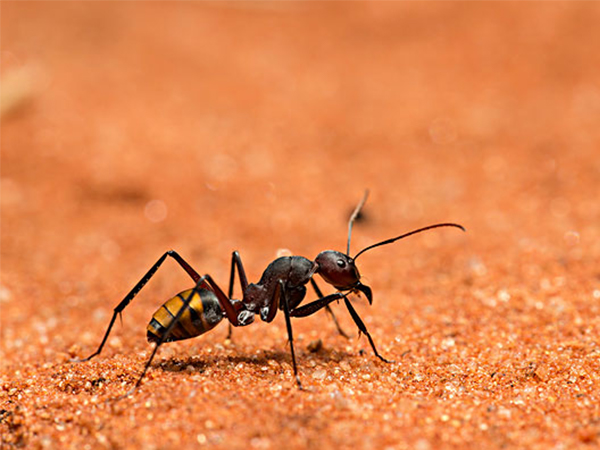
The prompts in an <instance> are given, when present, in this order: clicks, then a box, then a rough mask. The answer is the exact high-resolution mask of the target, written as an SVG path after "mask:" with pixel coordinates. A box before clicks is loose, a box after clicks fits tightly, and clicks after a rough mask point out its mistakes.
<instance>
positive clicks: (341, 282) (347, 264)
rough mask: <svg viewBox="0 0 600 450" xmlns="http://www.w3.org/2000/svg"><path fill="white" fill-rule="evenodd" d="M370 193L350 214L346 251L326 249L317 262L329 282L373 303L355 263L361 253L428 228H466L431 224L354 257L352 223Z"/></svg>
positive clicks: (368, 248)
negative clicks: (351, 242)
mask: <svg viewBox="0 0 600 450" xmlns="http://www.w3.org/2000/svg"><path fill="white" fill-rule="evenodd" d="M368 195H369V191H365V195H364V196H363V198H362V200H361V201H360V203H359V204H358V206H357V207H356V209H355V210H354V212H353V213H352V215H351V216H350V220H349V221H348V244H347V247H346V253H342V252H336V251H333V250H326V251H324V252H321V253H319V254H318V255H317V258H316V259H315V263H316V264H317V266H318V267H317V270H316V273H318V274H319V275H321V276H322V277H323V279H324V280H325V281H326V282H327V283H329V284H331V285H333V286H334V287H335V288H336V289H337V290H338V291H361V292H362V293H363V294H365V296H366V297H367V299H368V300H369V303H370V304H371V303H373V293H372V292H371V288H370V287H369V286H365V285H364V284H362V283H361V282H360V273H359V272H358V269H357V267H356V263H355V261H356V260H357V259H358V257H359V256H360V255H362V254H363V253H365V252H366V251H369V250H371V249H373V248H376V247H380V246H382V245H387V244H391V243H393V242H396V241H398V240H400V239H404V238H405V237H408V236H412V235H413V234H417V233H421V232H423V231H426V230H431V229H433V228H440V227H454V228H459V229H461V230H463V231H465V229H464V228H463V226H462V225H458V224H456V223H437V224H435V225H429V226H427V227H423V228H418V229H416V230H413V231H410V232H408V233H404V234H401V235H400V236H396V237H393V238H391V239H386V240H385V241H381V242H377V243H376V244H373V245H369V246H368V247H365V248H363V249H362V250H361V251H360V252H358V253H357V254H356V255H354V258H352V257H351V256H350V238H351V236H352V224H353V223H354V221H355V220H356V217H357V216H358V214H359V213H360V210H361V208H362V207H363V205H364V204H365V202H366V201H367V197H368Z"/></svg>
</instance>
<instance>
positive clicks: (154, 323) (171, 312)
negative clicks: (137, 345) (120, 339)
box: [147, 289, 223, 342]
mask: <svg viewBox="0 0 600 450" xmlns="http://www.w3.org/2000/svg"><path fill="white" fill-rule="evenodd" d="M192 291H193V289H189V290H187V291H183V292H180V293H179V294H177V295H176V296H175V297H173V298H172V299H170V300H167V301H166V302H165V304H164V305H162V306H161V307H160V308H159V309H158V311H156V312H155V313H154V315H153V316H152V319H151V320H150V323H149V324H148V327H147V330H148V333H147V337H148V342H158V341H159V340H160V339H161V338H162V336H163V334H164V332H165V331H166V329H167V328H168V326H169V325H170V324H171V322H172V321H173V319H174V318H175V316H176V315H177V313H178V312H179V310H180V309H181V308H182V307H183V305H184V302H185V300H187V298H188V297H189V295H190V294H191V293H192ZM222 319H223V309H222V308H221V305H220V304H219V300H218V299H217V296H216V295H215V293H214V292H213V291H210V290H208V289H198V290H197V291H196V292H194V293H193V295H192V299H191V301H190V303H189V304H188V305H187V307H186V310H185V311H184V312H183V314H182V315H181V317H180V318H179V321H178V322H177V324H176V325H175V326H174V327H173V329H172V330H171V333H170V334H169V337H168V338H167V340H166V341H165V342H171V341H180V340H182V339H189V338H193V337H195V336H199V335H201V334H203V333H206V332H207V331H209V330H212V329H213V328H214V327H215V326H216V325H217V324H218V323H219V322H220V321H221V320H222Z"/></svg>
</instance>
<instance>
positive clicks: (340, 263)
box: [315, 250, 373, 303]
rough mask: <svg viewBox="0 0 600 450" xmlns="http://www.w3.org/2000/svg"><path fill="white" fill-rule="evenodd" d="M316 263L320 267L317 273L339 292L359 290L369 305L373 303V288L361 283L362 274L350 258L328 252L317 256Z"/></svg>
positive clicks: (342, 254) (331, 251) (332, 251)
mask: <svg viewBox="0 0 600 450" xmlns="http://www.w3.org/2000/svg"><path fill="white" fill-rule="evenodd" d="M315 262H316V263H317V266H318V268H317V273H318V274H319V275H321V277H323V279H324V280H325V281H326V282H327V283H329V284H331V285H332V286H334V287H335V288H336V289H337V290H338V291H354V290H358V291H361V292H363V293H364V294H365V296H366V297H367V299H368V300H369V303H372V302H373V296H372V294H371V288H369V287H368V286H365V285H364V284H362V283H361V282H360V273H359V272H358V268H357V267H356V264H354V260H353V259H352V258H351V257H350V256H348V255H346V254H344V253H342V252H336V251H334V250H326V251H324V252H321V253H319V254H318V255H317V257H316V258H315Z"/></svg>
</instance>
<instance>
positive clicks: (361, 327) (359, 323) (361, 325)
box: [344, 296, 394, 363]
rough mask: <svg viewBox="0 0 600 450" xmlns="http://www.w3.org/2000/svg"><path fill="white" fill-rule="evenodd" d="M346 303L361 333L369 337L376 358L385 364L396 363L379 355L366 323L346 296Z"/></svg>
mask: <svg viewBox="0 0 600 450" xmlns="http://www.w3.org/2000/svg"><path fill="white" fill-rule="evenodd" d="M344 303H346V308H348V311H350V315H351V316H352V319H354V322H355V323H356V326H357V327H358V329H359V330H360V331H361V333H363V334H365V335H366V336H367V338H368V339H369V343H370V344H371V348H372V349H373V352H375V356H377V357H378V358H379V359H380V360H382V361H383V362H386V363H393V362H394V361H388V360H387V359H385V358H384V357H383V356H381V355H380V354H379V352H377V349H376V348H375V343H374V342H373V338H372V337H371V335H370V334H369V332H368V331H367V327H366V326H365V324H364V322H363V321H362V319H361V318H360V316H359V315H358V313H357V312H356V310H355V309H354V307H353V306H352V304H351V303H350V301H349V300H348V298H346V296H344Z"/></svg>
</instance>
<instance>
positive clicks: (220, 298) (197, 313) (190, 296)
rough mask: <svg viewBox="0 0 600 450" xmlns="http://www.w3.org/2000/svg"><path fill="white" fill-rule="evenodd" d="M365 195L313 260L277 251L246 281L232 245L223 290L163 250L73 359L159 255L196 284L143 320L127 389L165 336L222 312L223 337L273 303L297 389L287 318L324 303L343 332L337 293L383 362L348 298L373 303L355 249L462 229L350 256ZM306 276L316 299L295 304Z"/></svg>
mask: <svg viewBox="0 0 600 450" xmlns="http://www.w3.org/2000/svg"><path fill="white" fill-rule="evenodd" d="M367 196H368V191H366V192H365V194H364V197H363V198H362V200H361V201H360V202H359V204H358V205H357V207H356V208H355V210H354V212H353V213H352V215H351V216H350V220H349V221H348V244H347V247H346V253H342V252H338V251H334V250H325V251H323V252H321V253H319V254H318V255H317V257H316V258H315V260H314V261H311V260H310V259H307V258H304V257H302V256H283V257H280V258H277V259H276V260H274V261H273V262H272V263H271V264H269V265H268V266H267V268H266V269H265V271H264V273H263V274H262V277H261V278H260V281H259V282H258V283H248V279H247V277H246V272H245V270H244V266H243V264H242V260H241V258H240V255H239V253H238V252H237V251H234V252H233V254H232V257H231V273H230V277H229V290H228V294H227V295H225V293H224V292H223V291H222V289H221V288H220V287H219V285H218V284H217V283H216V282H215V281H214V280H213V279H212V277H211V276H210V275H209V274H206V275H203V276H200V275H199V274H198V272H196V271H195V270H194V269H193V268H192V267H191V266H190V265H189V264H188V263H187V262H186V261H185V260H184V259H183V258H182V257H181V256H179V254H178V253H177V252H175V251H174V250H169V251H167V252H166V253H164V254H163V255H162V256H161V257H160V258H159V259H158V261H156V263H154V264H153V265H152V267H150V270H148V272H147V273H146V274H145V275H144V276H143V277H142V279H141V280H140V281H139V282H138V283H137V284H136V285H135V286H134V287H133V289H132V290H131V291H130V292H129V293H128V294H127V295H126V296H125V298H124V299H123V300H122V301H121V302H120V303H119V304H118V305H117V307H116V308H115V309H114V313H113V316H112V318H111V320H110V323H109V324H108V328H107V330H106V333H105V334H104V338H103V339H102V342H101V343H100V345H99V347H98V349H97V350H96V351H95V352H94V353H92V354H91V355H90V356H88V357H87V358H85V359H80V360H76V361H78V362H82V361H89V360H90V359H92V358H93V357H94V356H96V355H99V354H100V352H101V351H102V348H103V347H104V344H105V343H106V340H107V339H108V336H109V334H110V332H111V330H112V327H113V325H114V323H115V319H116V318H117V316H120V315H121V313H122V312H123V310H124V309H125V308H126V307H127V305H129V303H130V302H131V301H132V300H133V298H134V297H135V296H136V295H137V294H138V292H139V291H140V290H141V289H142V288H143V287H144V286H145V285H146V283H147V282H148V281H149V280H150V278H152V277H153V276H154V274H155V273H156V271H157V270H158V268H159V267H160V266H161V264H162V263H163V262H164V261H165V259H167V257H170V258H173V259H174V260H175V261H176V262H177V263H178V264H179V265H180V266H181V267H182V268H183V270H185V272H186V273H187V274H188V275H189V276H190V277H191V278H192V279H193V280H194V282H195V283H196V285H195V286H194V287H193V288H192V289H188V290H185V291H183V292H181V293H179V294H177V295H176V296H175V297H173V298H171V299H169V300H167V301H166V302H165V303H164V304H163V305H162V306H161V307H160V308H159V309H158V310H157V311H156V312H155V313H154V315H153V316H152V319H151V320H150V323H149V324H148V326H147V338H148V341H149V342H152V343H155V344H156V345H155V346H154V349H153V351H152V354H151V355H150V358H149V359H148V361H147V362H146V365H145V366H144V370H143V371H142V373H141V375H140V376H139V378H138V379H137V382H136V383H135V386H134V387H133V389H132V391H133V390H135V389H136V388H137V387H138V386H139V385H140V384H141V382H142V379H143V378H144V376H145V374H146V372H147V371H148V368H149V367H150V364H151V363H152V360H153V359H154V356H155V355H156V352H157V350H158V348H159V347H160V346H161V345H162V344H164V343H165V342H172V341H177V340H183V339H189V338H192V337H195V336H199V335H201V334H204V333H206V332H207V331H209V330H211V329H212V328H214V327H215V326H216V325H217V324H218V323H219V322H221V320H222V319H223V318H227V320H228V321H229V324H230V325H229V335H228V337H229V336H230V335H231V326H232V325H233V326H234V327H243V326H247V325H250V324H251V323H252V322H253V321H254V318H255V316H256V315H258V316H260V318H261V320H263V321H264V322H267V323H269V322H272V321H273V319H275V316H276V314H277V311H278V310H279V309H281V310H283V314H284V317H285V324H286V327H287V333H288V340H289V344H290V353H291V357H292V367H293V370H294V377H295V378H296V383H297V385H298V388H300V389H302V383H301V382H300V378H299V376H298V368H297V365H296V355H295V352H294V336H293V333H292V323H291V318H292V317H306V316H310V315H312V314H314V313H316V312H317V311H319V310H321V309H325V310H326V311H327V312H329V313H330V314H331V316H332V318H333V320H334V322H335V325H336V327H337V329H338V331H339V332H340V334H342V335H344V336H346V334H345V333H344V332H343V331H342V329H341V328H340V327H339V324H338V323H337V320H336V319H335V316H334V315H333V311H332V310H331V308H330V307H329V305H330V303H332V302H334V301H339V300H342V299H343V300H344V304H345V305H346V308H347V309H348V311H349V313H350V316H351V317H352V319H353V320H354V323H355V324H356V326H357V327H358V329H359V332H360V333H363V334H364V335H365V336H367V339H368V340H369V344H370V345H371V348H372V349H373V352H374V354H375V356H376V357H377V358H379V359H380V360H381V361H384V362H386V363H390V362H392V361H388V360H387V359H385V358H384V357H383V356H381V355H380V354H379V352H378V351H377V349H376V347H375V343H374V342H373V338H372V337H371V335H370V334H369V332H368V331H367V327H366V326H365V324H364V322H363V321H362V319H361V318H360V316H359V315H358V313H357V312H356V310H355V309H354V307H353V306H352V304H351V303H350V301H349V300H348V297H347V296H348V294H350V293H362V294H364V295H365V297H366V298H367V300H368V301H369V304H372V303H373V294H372V291H371V288H370V287H369V286H366V285H364V284H362V283H361V282H360V273H359V271H358V268H357V267H356V260H357V259H358V257H359V256H360V255H362V254H363V253H365V252H367V251H369V250H371V249H373V248H375V247H379V246H382V245H387V244H391V243H393V242H395V241H397V240H399V239H402V238H405V237H408V236H411V235H413V234H416V233H420V232H422V231H426V230H430V229H432V228H439V227H455V228H460V229H461V230H463V231H465V229H464V228H463V227H462V226H461V225H458V224H455V223H438V224H435V225H429V226H427V227H423V228H419V229H416V230H413V231H411V232H408V233H405V234H402V235H400V236H397V237H394V238H391V239H387V240H385V241H381V242H378V243H376V244H373V245H370V246H368V247H365V248H364V249H362V250H361V251H359V252H358V253H357V254H356V255H355V256H354V257H351V256H350V238H351V235H352V225H353V223H354V221H355V220H356V218H357V216H358V215H359V213H360V210H361V209H362V207H363V205H364V203H365V202H366V200H367ZM236 269H237V274H238V279H239V282H240V285H241V287H242V299H241V300H236V299H233V298H232V296H233V286H234V281H235V272H236ZM315 274H319V275H320V276H321V278H323V280H325V282H327V283H328V284H330V285H332V286H333V287H334V288H335V289H336V290H337V292H335V293H333V294H329V295H326V296H324V295H323V294H322V292H321V290H320V288H319V286H318V285H317V283H316V281H315V280H314V275H315ZM309 282H310V283H311V285H312V287H313V289H314V290H315V292H316V294H317V296H318V299H317V300H314V301H312V302H310V303H308V304H305V305H303V306H300V304H301V303H302V301H303V300H304V297H305V296H306V285H307V284H308V283H309ZM132 391H131V392H132Z"/></svg>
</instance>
